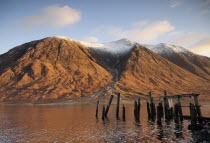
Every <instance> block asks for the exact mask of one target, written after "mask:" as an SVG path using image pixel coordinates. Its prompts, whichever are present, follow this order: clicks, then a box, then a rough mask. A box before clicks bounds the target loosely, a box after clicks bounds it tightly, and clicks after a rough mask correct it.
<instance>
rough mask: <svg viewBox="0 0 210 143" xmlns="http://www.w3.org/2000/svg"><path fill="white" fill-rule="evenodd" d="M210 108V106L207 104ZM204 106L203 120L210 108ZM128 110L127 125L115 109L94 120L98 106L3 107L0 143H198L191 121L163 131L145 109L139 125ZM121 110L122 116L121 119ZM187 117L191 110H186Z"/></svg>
mask: <svg viewBox="0 0 210 143" xmlns="http://www.w3.org/2000/svg"><path fill="white" fill-rule="evenodd" d="M208 104H209V103H208ZM208 104H207V103H206V105H204V106H202V111H203V115H204V116H209V115H210V105H208ZM125 106H126V121H123V120H122V119H120V120H116V119H115V107H116V106H115V105H112V106H111V108H110V111H109V114H108V118H107V119H105V121H102V119H101V110H102V108H101V106H100V109H99V111H100V112H99V118H98V119H96V118H95V105H69V106H44V105H41V106H38V105H35V106H23V105H21V106H20V105H0V142H3V143H4V142H5V143H10V142H29V143H32V142H33V143H36V142H37V143H38V142H43V143H47V142H52V143H60V142H73V143H75V142H88V143H89V142H195V141H196V139H197V137H196V136H195V135H194V133H192V132H191V131H189V130H188V129H187V126H188V125H189V124H190V122H189V121H187V120H184V121H183V123H180V124H178V125H175V124H174V122H173V121H171V122H168V123H165V122H163V125H162V127H160V126H158V125H156V122H154V123H153V122H148V119H147V112H146V106H145V105H142V106H141V117H140V123H136V122H135V121H134V116H133V105H125ZM121 111H122V110H121V108H120V116H121ZM184 113H185V114H188V108H185V109H184Z"/></svg>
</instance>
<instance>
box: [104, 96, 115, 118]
mask: <svg viewBox="0 0 210 143" xmlns="http://www.w3.org/2000/svg"><path fill="white" fill-rule="evenodd" d="M113 97H114V96H113V95H111V96H110V99H109V104H108V105H107V108H106V112H105V117H107V114H108V112H109V107H110V105H111V103H112V99H113Z"/></svg>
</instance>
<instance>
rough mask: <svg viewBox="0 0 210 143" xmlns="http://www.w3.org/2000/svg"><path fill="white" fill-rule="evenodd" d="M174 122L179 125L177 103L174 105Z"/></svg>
mask: <svg viewBox="0 0 210 143" xmlns="http://www.w3.org/2000/svg"><path fill="white" fill-rule="evenodd" d="M174 121H175V123H179V105H178V104H177V103H176V104H175V105H174Z"/></svg>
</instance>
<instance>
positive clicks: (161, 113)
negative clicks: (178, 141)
mask: <svg viewBox="0 0 210 143" xmlns="http://www.w3.org/2000/svg"><path fill="white" fill-rule="evenodd" d="M198 95H199V94H182V95H174V96H167V92H166V91H164V96H163V98H162V100H160V102H159V103H158V104H157V107H156V106H155V102H154V97H152V94H151V92H149V98H150V103H149V102H147V113H148V119H149V120H151V121H155V120H156V119H157V124H159V125H161V124H162V119H163V118H165V121H168V120H171V119H174V122H175V123H179V122H182V121H183V119H184V118H188V119H189V118H190V119H191V124H192V125H196V124H197V123H199V124H202V122H203V119H209V118H208V117H204V118H203V117H202V114H201V110H200V105H199V103H198ZM113 97H114V96H113V95H111V96H110V99H109V102H108V105H107V106H106V107H105V105H103V109H102V120H104V119H105V117H107V115H108V112H109V108H110V106H111V103H112V100H113ZM183 97H194V104H193V103H190V105H189V106H182V105H181V101H180V99H181V98H183ZM172 99H176V104H174V106H172V105H171V104H172V103H171V102H170V100H172ZM98 106H99V101H97V107H96V117H98ZM119 107H120V93H117V106H116V119H119ZM182 107H189V108H190V116H184V115H183V113H182ZM140 108H141V103H140V98H138V100H137V101H134V118H135V121H136V122H139V121H140ZM122 119H123V120H125V106H124V105H123V106H122Z"/></svg>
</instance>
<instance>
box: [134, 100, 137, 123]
mask: <svg viewBox="0 0 210 143" xmlns="http://www.w3.org/2000/svg"><path fill="white" fill-rule="evenodd" d="M137 112H138V105H137V102H136V101H134V117H135V121H138V117H137V114H138V113H137Z"/></svg>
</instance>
